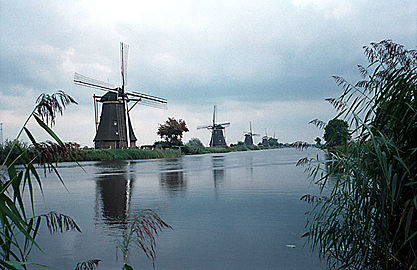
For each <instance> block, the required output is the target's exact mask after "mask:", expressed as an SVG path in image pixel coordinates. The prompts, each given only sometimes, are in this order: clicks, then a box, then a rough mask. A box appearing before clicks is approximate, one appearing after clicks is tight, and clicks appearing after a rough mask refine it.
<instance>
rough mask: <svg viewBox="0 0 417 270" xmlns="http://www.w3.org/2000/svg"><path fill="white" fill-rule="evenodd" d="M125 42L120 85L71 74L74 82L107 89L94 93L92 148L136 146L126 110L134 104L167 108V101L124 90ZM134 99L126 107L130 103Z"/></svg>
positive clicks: (121, 57) (126, 52) (125, 67)
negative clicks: (100, 94)
mask: <svg viewBox="0 0 417 270" xmlns="http://www.w3.org/2000/svg"><path fill="white" fill-rule="evenodd" d="M128 48H129V47H128V45H127V44H124V43H123V42H121V43H120V59H121V79H122V82H121V86H120V87H115V86H114V85H112V84H109V83H105V82H101V81H98V80H95V79H91V78H89V77H87V76H83V75H81V74H79V73H75V75H74V83H75V84H78V85H83V86H87V87H91V88H96V89H99V90H102V91H105V92H107V93H106V94H104V95H103V96H96V95H93V100H94V114H95V128H96V136H95V138H94V145H95V148H129V147H135V146H136V141H137V138H136V136H135V134H134V131H133V127H132V124H131V120H130V117H129V112H130V110H131V109H133V107H134V106H136V105H137V104H140V105H145V106H150V107H157V108H166V104H167V100H166V99H163V98H159V97H154V96H150V95H146V94H142V93H139V92H133V91H132V92H127V91H126V89H125V86H126V83H127V80H126V72H127V55H128ZM131 101H133V102H135V103H134V104H133V105H132V106H130V107H129V106H128V103H129V102H131ZM98 103H102V108H101V116H100V120H99V119H98V114H99V106H98Z"/></svg>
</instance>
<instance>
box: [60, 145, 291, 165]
mask: <svg viewBox="0 0 417 270" xmlns="http://www.w3.org/2000/svg"><path fill="white" fill-rule="evenodd" d="M288 147H290V146H276V147H258V146H255V147H246V146H232V147H205V148H204V149H200V150H199V151H194V152H188V153H185V152H184V151H181V150H179V149H139V148H132V149H79V150H77V151H76V152H75V153H74V154H73V155H72V158H71V157H68V158H60V159H59V160H58V162H69V161H74V160H76V161H78V162H82V161H108V160H142V159H159V158H178V157H181V156H184V155H202V154H215V153H230V152H244V151H256V150H268V149H279V148H288Z"/></svg>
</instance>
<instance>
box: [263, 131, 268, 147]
mask: <svg viewBox="0 0 417 270" xmlns="http://www.w3.org/2000/svg"><path fill="white" fill-rule="evenodd" d="M268 139H269V137H268V133H266V129H265V136H263V137H262V146H265V147H268V146H269V141H268Z"/></svg>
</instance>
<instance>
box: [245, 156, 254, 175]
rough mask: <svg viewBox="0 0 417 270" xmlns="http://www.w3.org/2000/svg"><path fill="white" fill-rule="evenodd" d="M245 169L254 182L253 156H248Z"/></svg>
mask: <svg viewBox="0 0 417 270" xmlns="http://www.w3.org/2000/svg"><path fill="white" fill-rule="evenodd" d="M245 168H246V170H249V171H250V179H251V180H253V155H247V156H246V159H245Z"/></svg>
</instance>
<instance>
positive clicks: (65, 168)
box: [31, 149, 324, 269]
mask: <svg viewBox="0 0 417 270" xmlns="http://www.w3.org/2000/svg"><path fill="white" fill-rule="evenodd" d="M316 154H317V150H314V149H310V150H307V151H303V152H299V151H297V150H294V149H276V150H268V151H251V152H240V153H228V154H213V155H196V156H185V157H182V158H175V159H160V160H145V161H113V162H88V163H83V166H84V169H85V171H86V172H84V171H82V170H81V169H80V168H79V167H76V166H73V165H72V164H64V165H62V166H61V169H60V172H61V174H62V176H63V178H64V180H65V184H66V186H67V188H68V190H69V192H67V191H66V190H65V188H64V187H63V186H62V185H61V184H60V183H59V181H58V180H57V179H56V177H54V176H53V175H52V174H51V175H49V176H47V177H46V179H45V180H44V192H45V197H44V198H42V197H41V196H37V198H38V200H37V201H36V204H37V211H38V213H45V212H49V211H50V210H56V211H58V212H61V213H64V214H67V215H69V216H71V217H73V218H74V219H75V220H76V221H77V223H78V224H79V226H80V227H81V229H82V230H83V232H82V233H76V232H67V233H63V234H55V235H50V234H49V232H48V231H47V230H46V229H45V228H44V229H42V234H41V235H40V236H39V238H38V241H39V243H40V245H41V247H43V249H44V251H45V253H46V254H41V253H40V252H38V251H36V250H34V252H33V253H32V258H33V260H34V261H35V262H38V263H43V264H47V265H49V266H50V269H51V268H52V269H74V268H75V265H76V264H77V262H80V261H85V260H89V259H95V258H97V259H101V260H102V262H101V263H100V265H99V268H98V269H121V264H122V261H123V260H122V257H121V253H120V251H119V260H118V261H116V243H117V240H118V239H121V237H120V236H121V234H122V228H123V225H124V224H125V223H126V221H127V220H128V218H129V217H130V216H132V215H133V214H134V213H135V211H137V210H138V209H143V208H151V209H153V210H154V211H156V212H157V213H158V214H159V215H160V216H161V217H162V218H163V219H164V220H165V221H166V222H167V223H169V224H170V225H172V226H173V228H174V230H173V231H171V230H165V231H163V232H162V233H161V234H160V235H159V238H158V244H157V258H156V264H155V266H156V269H322V268H324V264H320V261H319V260H318V258H317V255H315V254H312V252H311V251H310V249H309V248H308V247H307V246H306V247H305V248H303V244H304V241H305V240H304V239H302V238H300V236H301V235H302V234H303V233H304V232H305V229H304V224H305V216H304V212H306V211H308V210H309V206H308V205H306V203H304V202H302V201H300V200H299V198H300V196H301V195H303V194H305V193H307V192H315V191H316V190H317V187H315V186H312V185H310V184H309V181H308V180H307V179H306V174H305V173H304V170H303V168H300V167H296V166H295V164H296V162H297V160H298V159H299V158H301V157H304V156H307V155H308V156H313V155H316ZM289 244H290V245H295V246H296V247H295V248H288V247H287V246H286V245H289ZM129 261H130V263H131V264H132V265H133V266H134V267H135V269H152V263H151V261H150V260H149V259H147V258H146V257H145V255H144V254H143V252H142V251H141V250H138V249H136V248H134V249H132V251H131V253H130V257H129ZM31 269H36V267H31Z"/></svg>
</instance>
